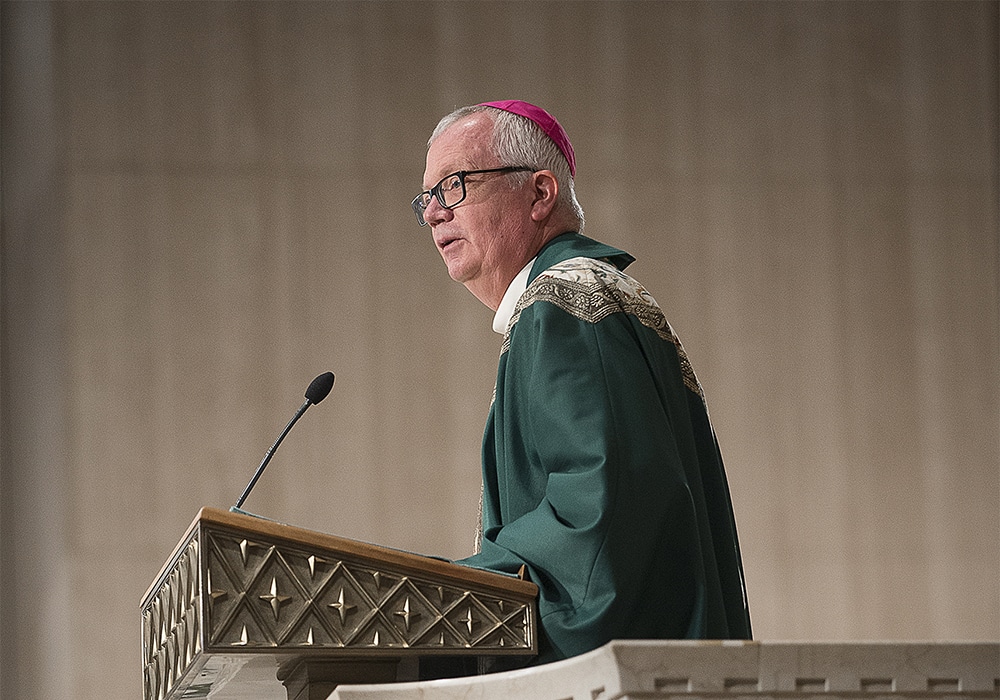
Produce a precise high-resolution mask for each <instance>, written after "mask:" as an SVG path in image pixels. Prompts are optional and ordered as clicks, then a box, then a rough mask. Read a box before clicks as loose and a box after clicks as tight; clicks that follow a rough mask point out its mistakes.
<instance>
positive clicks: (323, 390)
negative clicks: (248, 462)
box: [230, 372, 334, 510]
mask: <svg viewBox="0 0 1000 700" xmlns="http://www.w3.org/2000/svg"><path fill="white" fill-rule="evenodd" d="M333 380H334V377H333V372H324V373H323V374H321V375H319V376H318V377H316V378H315V379H313V380H312V381H311V382H310V383H309V388H308V389H306V400H305V402H304V403H303V404H302V405H301V406H299V410H298V411H296V412H295V415H294V416H292V419H291V420H290V421H288V425H286V426H285V429H284V430H282V431H281V435H279V436H278V439H277V440H275V441H274V444H273V445H271V449H269V450H268V451H267V454H265V455H264V459H263V460H262V461H261V463H260V466H259V467H257V471H256V472H254V475H253V478H252V479H250V483H249V484H247V487H246V488H245V489H243V495H241V496H240V497H239V498H238V499H237V500H236V505H235V506H233V507H232V508H230V510H239V508H240V506H242V505H243V502H244V501H245V500H247V496H249V495H250V492H251V491H252V490H253V487H254V486H255V485H256V484H257V479H259V478H260V475H261V474H263V473H264V468H265V467H266V466H267V463H268V462H270V461H271V457H272V456H274V451H275V450H277V449H278V445H280V444H281V441H282V440H284V439H285V436H286V435H288V431H289V430H291V429H292V426H293V425H295V422H296V421H297V420H298V419H299V418H301V417H302V414H303V413H305V412H306V409H307V408H309V407H310V406H312V405H313V404H314V403H319V402H320V401H322V400H323V399H325V398H326V397H327V395H329V393H330V390H331V389H332V388H333Z"/></svg>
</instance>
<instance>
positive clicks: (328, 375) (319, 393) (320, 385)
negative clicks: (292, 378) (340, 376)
mask: <svg viewBox="0 0 1000 700" xmlns="http://www.w3.org/2000/svg"><path fill="white" fill-rule="evenodd" d="M332 388H333V372H324V373H323V374H321V375H319V376H318V377H316V378H315V379H313V380H312V381H311V382H309V388H308V389H306V398H307V399H308V400H309V403H319V402H320V401H322V400H323V399H325V398H326V397H327V395H328V394H329V393H330V389H332Z"/></svg>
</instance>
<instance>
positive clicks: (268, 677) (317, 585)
mask: <svg viewBox="0 0 1000 700" xmlns="http://www.w3.org/2000/svg"><path fill="white" fill-rule="evenodd" d="M537 594H538V589H537V587H536V586H535V585H534V584H533V583H530V582H528V581H522V580H520V579H519V578H515V577H508V576H504V575H501V574H495V573H491V572H487V571H481V570H477V569H470V568H468V567H464V566H460V565H457V564H453V563H450V562H447V561H443V560H439V559H434V558H431V557H424V556H419V555H416V554H410V553H407V552H401V551H397V550H393V549H388V548H385V547H378V546H375V545H370V544H364V543H361V542H356V541H353V540H348V539H344V538H340V537H334V536H331V535H324V534H321V533H317V532H311V531H309V530H304V529H301V528H297V527H292V526H289V525H283V524H281V523H276V522H273V521H270V520H264V519H261V518H256V517H252V516H248V515H242V514H239V513H230V512H227V511H222V510H215V509H210V508H205V509H202V511H201V512H200V513H198V517H196V518H195V520H194V522H193V523H192V524H191V527H190V528H188V531H187V533H186V534H185V535H184V537H182V538H181V540H180V542H179V543H178V545H177V547H176V548H175V549H174V551H173V553H172V554H171V555H170V558H169V559H168V560H167V562H166V564H165V565H164V566H163V568H162V569H161V570H160V573H159V574H158V575H157V577H156V579H155V580H154V581H153V584H152V585H151V586H150V588H149V590H148V591H147V592H146V594H145V596H144V597H143V600H142V662H143V698H144V700H179V699H180V698H205V697H208V696H209V694H211V697H212V698H213V700H216V699H218V700H224V699H225V698H230V697H232V698H243V699H244V700H274V699H279V700H280V699H281V698H283V697H287V698H288V700H318V699H320V698H323V699H324V700H325V698H326V697H327V696H328V695H329V694H330V693H331V692H332V691H333V689H334V687H336V686H337V685H338V684H340V683H385V682H391V681H396V680H416V679H417V677H418V668H419V667H420V665H421V664H423V663H425V662H428V663H434V662H437V664H438V665H440V663H441V662H442V661H443V660H446V659H453V658H457V659H464V660H472V661H474V660H476V659H487V660H490V659H496V658H497V657H517V656H521V657H525V660H527V659H528V658H530V657H531V656H534V655H535V654H536V653H537V629H538V627H537V626H538V617H537V606H536V599H537ZM279 681H280V684H279ZM281 685H284V690H282V688H281Z"/></svg>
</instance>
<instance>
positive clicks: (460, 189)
mask: <svg viewBox="0 0 1000 700" xmlns="http://www.w3.org/2000/svg"><path fill="white" fill-rule="evenodd" d="M527 170H534V168H529V167H527V166H526V165H512V166H508V167H506V168H490V169H488V170H459V171H458V172H456V173H451V174H450V175H445V176H444V177H443V178H441V181H440V182H438V184H436V185H434V187H432V188H430V189H429V190H426V191H424V192H421V193H420V194H418V195H417V196H416V197H414V198H413V201H412V202H410V206H412V207H413V213H414V214H416V215H417V223H418V224H420V225H421V226H426V225H427V221H426V220H425V219H424V212H425V211H426V210H427V207H429V206H430V204H431V197H432V196H433V197H434V198H435V199H437V201H438V204H440V205H441V206H442V207H443V208H445V209H452V208H453V207H456V206H458V205H459V204H461V203H462V200H464V199H465V194H466V191H465V178H466V177H468V176H469V175H483V174H485V173H516V172H522V171H527Z"/></svg>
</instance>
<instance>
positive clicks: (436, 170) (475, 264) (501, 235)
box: [424, 113, 538, 310]
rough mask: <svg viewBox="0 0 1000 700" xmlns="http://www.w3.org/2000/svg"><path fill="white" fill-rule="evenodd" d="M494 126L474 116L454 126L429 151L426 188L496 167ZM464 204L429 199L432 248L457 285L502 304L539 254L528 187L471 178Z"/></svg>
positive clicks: (496, 178) (500, 178)
mask: <svg viewBox="0 0 1000 700" xmlns="http://www.w3.org/2000/svg"><path fill="white" fill-rule="evenodd" d="M492 130H493V122H492V120H491V119H490V117H489V116H488V115H487V114H483V113H477V114H472V115H470V116H468V117H465V118H463V119H460V120H459V121H457V122H455V123H454V124H452V125H451V126H450V127H449V128H448V129H446V130H445V131H444V133H442V134H441V135H440V136H438V138H437V139H435V141H434V142H433V143H432V144H431V146H430V148H429V149H428V150H427V164H426V168H425V170H424V188H425V189H430V188H431V187H433V186H434V185H436V184H437V183H438V181H439V180H441V178H442V177H444V176H445V175H448V174H450V173H453V172H456V171H458V170H483V169H487V168H497V167H501V166H506V165H522V164H521V163H500V162H499V160H498V159H497V158H496V156H494V155H492V154H491V153H490V151H489V142H490V136H491V134H492ZM465 184H466V197H465V200H464V201H462V202H461V203H460V204H458V205H457V206H455V207H454V208H452V209H445V208H444V207H442V206H441V205H440V203H439V202H438V201H437V200H436V199H435V198H432V201H431V203H430V204H429V205H428V207H427V209H426V211H425V212H424V219H425V220H426V221H427V223H428V224H429V225H430V227H431V230H432V231H433V236H434V245H435V246H437V249H438V252H439V253H440V254H441V257H442V258H443V259H444V262H445V265H447V267H448V274H449V275H450V276H451V278H452V279H454V280H455V281H457V282H461V283H462V284H464V285H465V286H466V288H467V289H468V290H469V291H470V292H472V293H473V294H474V295H475V296H476V297H477V298H478V299H479V300H480V301H482V302H483V303H484V304H486V305H487V306H489V307H490V308H492V309H494V310H495V309H496V308H497V306H499V304H500V299H501V298H502V297H503V293H504V291H506V289H507V286H508V285H509V284H510V281H511V280H512V279H514V277H515V275H517V273H518V272H520V270H521V268H522V267H524V265H525V264H526V263H527V262H528V260H530V259H531V258H532V257H533V256H534V255H535V254H536V253H537V250H538V246H537V242H536V241H534V238H533V234H534V227H533V226H532V222H531V218H530V209H531V194H530V190H531V188H530V184H525V185H522V186H519V187H516V188H514V189H512V188H511V184H510V180H509V179H508V178H507V177H505V176H504V175H503V174H498V173H488V174H482V175H469V176H468V177H467V178H466V183H465Z"/></svg>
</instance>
